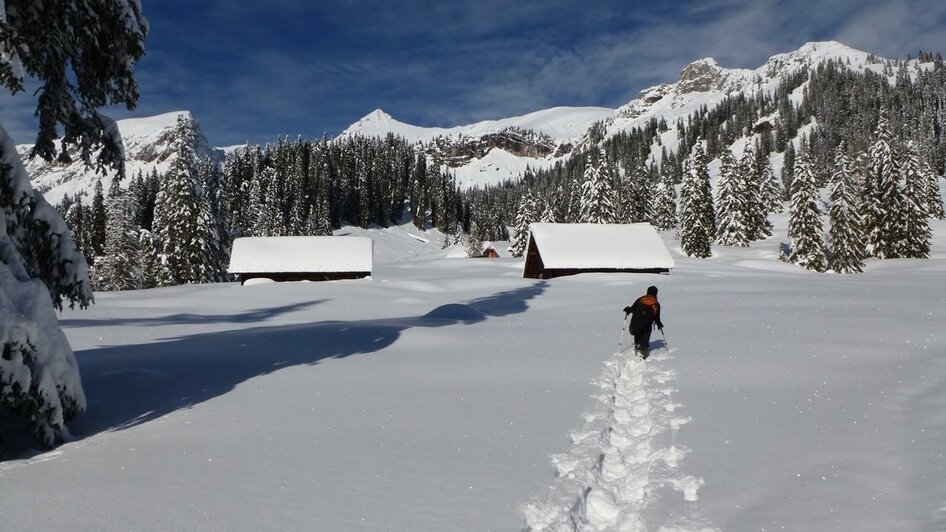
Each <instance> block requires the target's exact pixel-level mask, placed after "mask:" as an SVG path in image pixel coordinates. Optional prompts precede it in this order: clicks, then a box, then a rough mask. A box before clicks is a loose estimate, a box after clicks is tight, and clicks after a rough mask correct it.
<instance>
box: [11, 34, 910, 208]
mask: <svg viewBox="0 0 946 532" xmlns="http://www.w3.org/2000/svg"><path fill="white" fill-rule="evenodd" d="M827 60H836V61H840V62H842V63H844V64H845V65H846V66H848V67H849V68H851V69H854V70H857V71H864V70H871V71H874V72H877V73H881V74H884V73H886V75H888V77H890V79H891V81H894V79H893V78H894V76H892V75H891V74H890V72H891V71H892V67H895V66H899V65H900V64H904V63H906V64H907V65H908V66H909V67H910V68H913V69H922V68H925V65H924V64H923V63H920V62H919V61H918V60H912V61H909V62H905V61H899V60H889V59H883V58H878V57H876V56H874V55H872V54H869V53H867V52H863V51H860V50H856V49H854V48H851V47H849V46H846V45H844V44H841V43H839V42H835V41H827V42H809V43H806V44H804V45H803V46H801V47H800V48H798V49H797V50H794V51H791V52H786V53H781V54H776V55H773V56H772V57H770V58H769V59H768V60H767V61H766V62H765V63H764V64H762V65H761V66H759V67H758V68H755V69H745V68H725V67H722V66H720V65H719V63H718V62H717V61H716V60H715V59H712V58H703V59H698V60H696V61H694V62H692V63H690V64H689V65H687V66H686V67H685V68H684V69H683V70H682V71H681V73H680V77H679V79H678V80H677V81H675V82H673V83H667V84H660V85H655V86H652V87H649V88H647V89H644V90H642V91H641V92H640V93H639V94H638V96H637V97H636V98H634V99H633V100H631V101H629V102H627V103H626V104H624V105H622V106H620V107H618V108H617V109H610V108H605V107H553V108H550V109H543V110H539V111H535V112H532V113H527V114H524V115H521V116H514V117H508V118H502V119H496V120H484V121H481V122H476V123H472V124H466V125H458V126H454V127H423V126H416V125H412V124H408V123H406V122H402V121H399V120H397V119H395V118H394V117H392V116H391V115H390V114H388V113H386V112H385V111H383V110H382V109H376V110H374V111H372V112H371V113H369V114H367V115H365V116H364V117H363V118H361V119H360V120H358V121H357V122H355V123H354V124H352V125H351V126H349V127H348V128H347V129H345V130H344V131H343V132H342V133H341V134H340V135H339V136H338V137H337V138H339V139H342V138H350V137H353V136H366V137H383V136H385V135H387V134H389V133H392V134H395V135H398V136H401V137H403V138H405V139H406V140H408V141H409V142H414V143H419V144H422V147H421V149H422V150H423V151H424V152H426V153H427V154H428V156H429V157H430V158H431V159H437V160H439V161H441V163H442V167H443V169H445V170H448V171H450V172H452V173H453V174H454V175H455V177H456V179H457V185H458V186H459V187H460V188H461V189H469V188H474V187H482V186H487V185H496V184H499V183H502V182H503V181H506V180H515V179H518V178H519V177H521V176H522V175H523V174H524V173H525V172H526V171H527V170H529V169H533V170H538V169H544V168H549V167H552V166H553V165H555V164H556V163H558V162H562V161H564V160H567V159H568V158H569V157H570V156H571V154H572V153H574V152H575V150H579V149H582V148H587V147H588V146H590V144H592V143H596V142H600V141H601V140H603V139H606V138H608V137H611V136H613V135H616V134H618V133H620V132H622V131H627V130H631V129H634V128H636V127H639V126H643V125H644V124H646V123H647V122H648V121H649V120H651V119H657V120H659V119H664V120H666V121H667V123H668V124H669V126H670V128H669V131H665V132H663V133H662V134H661V136H660V144H659V145H657V144H655V145H654V146H653V154H654V156H655V158H659V156H660V150H661V149H662V148H666V149H668V150H674V151H675V150H676V149H677V147H678V146H677V142H678V139H677V132H676V127H675V122H676V121H677V120H678V119H680V118H685V117H687V116H688V115H690V114H691V113H694V112H696V111H698V110H699V109H700V108H702V107H706V108H707V109H708V110H710V109H712V108H714V107H715V106H716V105H718V104H719V103H720V102H721V101H723V100H724V99H725V98H726V97H727V96H730V95H732V94H735V93H738V92H745V93H747V94H756V93H758V92H772V91H774V90H775V89H776V88H777V87H778V86H779V84H780V83H781V82H782V81H783V80H785V79H786V78H787V77H788V76H790V75H793V74H795V73H797V72H799V71H802V70H805V69H807V70H812V69H815V68H817V66H818V65H819V64H821V63H823V62H824V61H827ZM803 87H804V85H803V86H802V88H800V89H799V91H798V93H797V94H793V96H792V97H793V99H796V100H797V99H800V98H801V90H803ZM795 103H798V102H797V101H796V102H795ZM178 116H187V117H190V118H193V117H192V115H191V114H190V113H189V112H188V111H176V112H171V113H165V114H161V115H157V116H153V117H146V118H134V119H127V120H119V121H118V122H117V124H118V128H119V131H120V132H121V135H122V139H123V142H124V145H125V151H126V156H127V162H126V168H127V174H128V175H129V176H134V175H136V174H137V172H138V171H139V170H140V171H142V172H146V173H150V172H151V171H152V170H157V171H158V172H159V173H160V172H163V171H165V170H166V169H167V167H168V165H169V163H170V160H171V159H170V157H171V155H170V152H169V151H168V148H169V147H170V134H171V131H172V129H173V126H174V124H175V123H176V121H177V117H178ZM195 124H196V122H195ZM198 137H199V139H200V140H199V146H198V147H197V151H198V155H199V156H201V157H207V156H209V157H213V158H215V159H217V160H222V159H223V158H224V157H225V154H226V153H227V152H228V151H231V150H232V149H233V148H230V149H219V148H213V147H212V146H211V144H210V143H209V142H208V141H207V139H205V138H204V137H203V135H198ZM30 148H31V146H29V145H21V146H18V147H17V151H18V152H19V153H20V155H21V156H24V155H25V154H26V153H27V152H28V151H29V149H30ZM234 148H236V147H234ZM776 165H777V161H776ZM26 167H27V170H28V171H29V174H30V176H31V178H32V182H33V185H34V187H36V188H37V189H38V190H40V191H41V192H43V193H44V195H45V196H46V197H47V199H48V200H49V201H51V202H53V203H56V202H58V201H59V200H61V199H62V197H63V196H64V195H66V194H76V193H81V192H86V193H91V190H92V189H93V186H94V184H95V181H96V179H97V175H96V174H95V172H94V171H93V170H91V169H89V168H86V167H85V166H84V165H83V164H82V162H81V161H78V160H74V161H73V162H71V163H69V164H62V163H56V162H54V163H47V162H45V161H43V160H41V159H33V160H27V161H26ZM111 179H112V174H111V173H110V174H109V175H106V176H105V177H104V178H103V185H104V186H105V188H106V189H107V188H108V185H109V184H110V183H111Z"/></svg>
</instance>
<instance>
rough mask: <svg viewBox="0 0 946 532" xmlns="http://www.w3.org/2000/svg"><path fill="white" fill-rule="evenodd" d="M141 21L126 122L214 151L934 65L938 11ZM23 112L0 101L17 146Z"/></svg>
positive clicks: (317, 14)
mask: <svg viewBox="0 0 946 532" xmlns="http://www.w3.org/2000/svg"><path fill="white" fill-rule="evenodd" d="M145 14H146V16H148V17H149V19H150V20H151V27H152V32H151V35H150V36H149V39H148V43H147V56H146V57H145V59H144V60H142V61H141V63H140V64H139V68H138V80H139V83H140V85H141V100H140V102H139V108H138V110H136V111H135V112H134V114H135V115H137V116H143V115H147V114H154V113H159V112H165V111H170V110H176V109H189V110H191V111H193V112H194V113H195V115H196V116H197V118H198V120H200V122H201V124H202V126H203V128H204V130H205V133H206V134H207V136H208V138H210V139H211V141H212V142H215V143H218V144H234V143H239V142H243V141H247V140H249V141H251V142H266V141H270V140H273V139H275V138H276V137H277V136H278V135H282V134H287V135H290V136H295V135H303V136H309V137H311V136H318V135H320V134H321V133H322V132H328V133H329V134H335V133H337V132H339V131H340V130H341V129H343V128H344V127H346V126H347V125H348V124H350V123H352V122H354V121H355V120H357V119H358V118H360V117H361V116H362V115H364V114H366V113H368V112H370V111H371V110H373V109H374V108H377V107H381V108H384V109H385V110H387V111H388V112H390V113H391V114H393V115H394V116H395V117H396V118H399V119H401V120H404V121H408V122H412V123H417V124H419V125H437V126H449V125H456V124H459V123H468V122H473V121H479V120H485V119H495V118H501V117H504V116H510V115H516V114H524V113H527V112H531V111H535V110H538V109H542V108H547V107H551V106H556V105H600V106H610V107H616V106H619V105H622V104H624V103H626V102H627V101H628V100H630V99H631V98H633V97H634V96H635V95H636V94H637V93H638V92H639V91H640V90H641V89H643V88H646V87H648V86H650V85H653V84H656V83H664V82H672V81H674V80H676V78H677V75H678V73H679V71H680V70H681V69H682V68H683V67H685V66H686V65H687V64H688V63H689V62H691V61H693V60H695V59H698V58H702V57H707V56H712V57H715V58H716V59H717V60H718V61H719V62H720V63H721V64H722V65H724V66H729V67H746V68H753V67H756V66H758V65H760V64H761V63H762V62H763V61H765V59H766V58H768V57H769V56H771V55H773V54H776V53H779V52H784V51H789V50H792V49H795V48H797V47H798V46H800V45H801V44H803V43H805V42H806V41H810V40H828V39H835V40H840V41H842V42H844V43H846V44H848V45H850V46H853V47H855V48H860V49H863V50H866V51H871V52H874V53H877V54H879V55H882V56H888V57H890V56H894V57H903V56H905V55H906V54H907V53H915V52H916V51H917V50H918V49H925V50H934V51H946V50H942V48H943V44H942V43H946V4H943V3H942V2H941V1H940V0H894V1H880V0H833V1H831V2H819V1H807V0H806V1H803V0H788V1H778V0H704V1H697V2H658V1H644V2H625V1H617V0H614V1H608V0H603V1H598V2H584V3H577V2H574V1H571V0H543V1H534V2H527V1H524V2H516V3H510V2H508V1H506V0H479V1H477V2H427V1H422V0H405V1H401V2H389V1H386V0H370V1H366V0H338V1H335V2H298V1H296V0H273V1H272V2H268V3H267V4H266V8H265V9H261V8H260V4H259V3H258V2H250V1H249V0H213V1H209V2H204V3H194V2H190V1H185V0H162V2H160V3H152V4H150V5H146V6H145ZM34 105H35V102H34V101H33V98H31V97H28V96H24V95H21V96H18V97H17V98H9V97H6V96H0V113H2V121H3V123H4V125H5V127H7V129H8V130H11V133H13V134H14V135H16V138H17V139H18V140H19V139H21V138H25V139H31V136H32V131H34V130H35V118H34V117H33V116H32V110H33V106H34ZM107 112H108V113H110V114H112V115H114V116H116V117H118V118H121V117H124V116H128V115H129V113H128V112H126V111H124V110H122V109H108V110H107Z"/></svg>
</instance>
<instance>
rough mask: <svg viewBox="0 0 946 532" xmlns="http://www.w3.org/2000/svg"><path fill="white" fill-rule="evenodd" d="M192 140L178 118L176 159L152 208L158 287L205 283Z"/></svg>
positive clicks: (186, 125) (193, 133)
mask: <svg viewBox="0 0 946 532" xmlns="http://www.w3.org/2000/svg"><path fill="white" fill-rule="evenodd" d="M195 141H196V131H195V129H194V127H193V124H192V122H191V120H190V119H188V118H186V117H180V118H178V122H177V125H176V127H175V130H174V141H173V142H174V144H173V148H172V149H173V150H174V153H175V155H176V157H175V158H174V160H173V162H172V163H171V167H170V168H169V169H168V172H167V174H165V176H164V180H163V181H162V182H161V189H160V190H159V191H158V196H157V199H156V202H155V208H154V231H153V236H154V239H155V243H156V245H157V246H158V249H159V250H160V257H161V263H162V264H163V265H164V267H165V271H164V273H163V275H162V279H161V281H160V282H161V284H162V285H165V284H166V285H173V284H185V283H199V282H201V281H204V280H205V275H204V247H203V243H202V242H201V237H202V236H203V235H202V232H201V223H202V222H203V221H204V214H203V213H202V212H201V207H200V201H199V200H200V197H199V194H200V193H199V191H198V188H199V185H198V183H197V161H196V158H195V154H194V146H195Z"/></svg>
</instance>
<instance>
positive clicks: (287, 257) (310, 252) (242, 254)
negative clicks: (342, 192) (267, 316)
mask: <svg viewBox="0 0 946 532" xmlns="http://www.w3.org/2000/svg"><path fill="white" fill-rule="evenodd" d="M373 249H374V243H373V241H372V240H371V239H370V238H367V237H358V236H271V237H244V238H237V239H236V240H234V241H233V250H232V252H231V253H230V267H229V268H228V271H229V272H230V273H231V274H235V275H237V276H238V277H239V279H240V283H241V284H245V283H246V281H248V280H250V279H260V278H262V279H271V280H273V281H331V280H336V279H360V278H362V277H367V276H369V275H371V267H372V254H373Z"/></svg>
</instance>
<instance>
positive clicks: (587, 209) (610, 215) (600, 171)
mask: <svg viewBox="0 0 946 532" xmlns="http://www.w3.org/2000/svg"><path fill="white" fill-rule="evenodd" d="M602 159H603V158H602ZM616 218H617V217H616V215H615V208H614V191H613V188H612V186H611V173H610V171H609V169H608V166H607V164H606V163H603V162H599V163H598V164H591V165H588V166H587V167H586V168H585V177H584V183H583V184H582V190H581V221H582V222H583V223H593V224H610V223H614V222H615V219H616Z"/></svg>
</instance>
